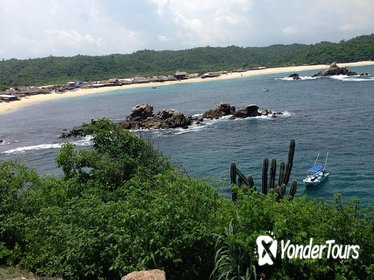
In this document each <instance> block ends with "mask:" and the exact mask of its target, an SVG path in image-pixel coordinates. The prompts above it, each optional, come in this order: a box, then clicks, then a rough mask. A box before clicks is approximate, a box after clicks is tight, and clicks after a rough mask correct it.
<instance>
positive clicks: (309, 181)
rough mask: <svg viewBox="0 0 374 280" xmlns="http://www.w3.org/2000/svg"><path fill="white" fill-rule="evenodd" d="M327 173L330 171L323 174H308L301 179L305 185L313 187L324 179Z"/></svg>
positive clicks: (327, 175)
mask: <svg viewBox="0 0 374 280" xmlns="http://www.w3.org/2000/svg"><path fill="white" fill-rule="evenodd" d="M329 175H330V173H324V174H323V173H322V172H321V173H320V174H314V175H313V176H308V177H307V178H305V179H304V180H303V182H304V184H305V185H306V186H307V187H313V186H316V185H318V184H321V183H323V182H324V181H326V180H327V178H328V177H329Z"/></svg>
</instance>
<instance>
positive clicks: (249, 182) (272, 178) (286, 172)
mask: <svg viewBox="0 0 374 280" xmlns="http://www.w3.org/2000/svg"><path fill="white" fill-rule="evenodd" d="M294 155H295V140H294V139H291V141H290V145H289V150H288V160H287V165H286V164H285V163H284V162H283V161H281V162H280V166H279V178H278V181H277V185H276V170H277V161H276V159H272V160H271V164H270V173H269V176H268V172H269V159H268V158H265V159H264V160H263V163H262V193H263V194H265V195H266V194H268V193H275V194H276V196H277V200H278V201H279V200H281V199H283V197H284V195H285V194H286V187H287V184H288V182H289V180H290V176H291V170H292V166H293V159H294ZM230 179H231V184H234V185H238V186H239V188H240V187H241V186H242V185H243V186H244V185H246V186H245V187H246V188H248V187H249V190H252V191H253V190H254V191H256V188H255V186H254V182H253V178H252V176H248V177H245V176H244V174H243V173H242V172H240V171H239V170H238V169H237V167H236V164H235V162H232V163H231V166H230ZM296 190H297V181H295V180H293V181H292V183H291V187H290V190H289V193H288V196H289V197H290V199H292V198H293V197H294V195H295V193H296ZM236 199H237V194H236V193H233V200H236Z"/></svg>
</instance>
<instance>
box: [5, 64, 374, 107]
mask: <svg viewBox="0 0 374 280" xmlns="http://www.w3.org/2000/svg"><path fill="white" fill-rule="evenodd" d="M338 65H339V66H340V67H353V66H367V65H374V61H360V62H351V63H338ZM327 68H328V65H323V64H320V65H305V66H291V67H278V68H267V69H261V70H249V71H246V72H240V73H228V74H225V75H221V76H219V77H216V78H207V79H201V78H194V79H188V80H182V81H170V82H162V83H160V82H157V83H146V84H133V85H124V86H113V87H103V88H93V89H78V90H76V91H68V92H65V93H63V94H61V93H51V94H40V95H34V96H30V97H26V98H22V99H21V100H19V101H13V102H9V103H8V102H2V103H0V114H4V113H9V112H11V111H13V110H16V109H19V108H22V107H25V106H30V105H32V104H36V103H41V102H44V101H48V100H55V99H64V98H71V97H75V96H85V95H90V94H96V93H102V92H109V91H113V90H122V89H131V88H142V87H154V86H157V87H161V86H166V85H172V84H181V83H197V82H207V81H215V80H224V79H234V78H242V77H250V76H256V75H263V74H276V73H285V72H299V71H306V70H320V69H327ZM72 102H73V101H72Z"/></svg>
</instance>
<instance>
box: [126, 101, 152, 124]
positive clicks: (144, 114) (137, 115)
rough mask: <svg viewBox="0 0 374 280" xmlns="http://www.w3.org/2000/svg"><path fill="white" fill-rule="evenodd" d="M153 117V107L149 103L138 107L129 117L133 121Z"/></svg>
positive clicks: (133, 109)
mask: <svg viewBox="0 0 374 280" xmlns="http://www.w3.org/2000/svg"><path fill="white" fill-rule="evenodd" d="M152 116H153V106H152V105H150V104H148V103H143V104H139V105H136V106H135V107H134V108H132V110H131V113H130V115H129V116H128V117H127V118H128V120H131V121H140V120H145V119H147V118H149V117H152Z"/></svg>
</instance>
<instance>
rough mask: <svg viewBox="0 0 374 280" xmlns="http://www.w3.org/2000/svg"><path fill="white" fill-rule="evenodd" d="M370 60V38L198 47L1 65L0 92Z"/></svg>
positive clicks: (373, 53) (373, 49)
mask: <svg viewBox="0 0 374 280" xmlns="http://www.w3.org/2000/svg"><path fill="white" fill-rule="evenodd" d="M360 60H374V34H371V35H364V36H359V37H356V38H353V39H351V40H348V41H341V42H339V43H331V42H321V43H318V44H314V45H304V44H292V45H272V46H268V47H248V48H242V47H237V46H229V47H201V48H194V49H188V50H179V51H170V50H165V51H153V50H142V51H137V52H135V53H132V54H113V55H106V56H84V55H78V56H74V57H53V56H50V57H45V58H36V59H26V60H18V59H10V60H3V61H1V62H0V88H1V87H3V88H4V87H11V86H21V85H43V84H54V83H61V82H66V81H69V80H85V81H88V80H100V79H107V78H113V77H131V76H134V75H137V74H139V75H155V74H172V73H174V72H175V71H176V70H181V71H188V72H204V71H216V70H233V69H236V68H243V67H245V68H252V67H258V66H266V67H274V66H286V65H302V64H320V63H331V62H332V61H338V62H352V61H360Z"/></svg>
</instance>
